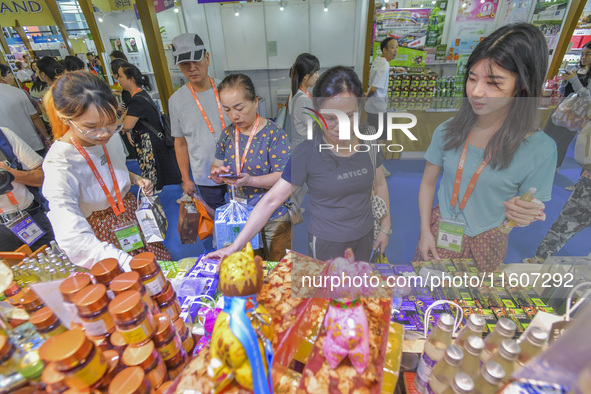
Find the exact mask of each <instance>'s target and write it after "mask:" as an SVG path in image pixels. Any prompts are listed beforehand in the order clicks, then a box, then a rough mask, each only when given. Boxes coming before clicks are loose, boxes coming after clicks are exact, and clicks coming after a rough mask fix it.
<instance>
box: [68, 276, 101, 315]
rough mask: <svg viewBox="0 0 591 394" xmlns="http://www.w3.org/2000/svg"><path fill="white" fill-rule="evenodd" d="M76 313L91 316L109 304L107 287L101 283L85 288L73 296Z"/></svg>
mask: <svg viewBox="0 0 591 394" xmlns="http://www.w3.org/2000/svg"><path fill="white" fill-rule="evenodd" d="M73 301H74V305H76V308H77V309H78V313H83V314H89V313H90V314H92V313H95V312H98V311H100V310H102V309H103V308H104V307H106V306H107V304H108V303H109V296H108V295H107V287H106V286H105V285H103V284H101V283H99V284H96V285H90V286H86V287H85V288H83V289H82V290H80V291H79V292H78V293H77V294H76V295H75V296H74V299H73Z"/></svg>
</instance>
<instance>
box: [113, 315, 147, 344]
mask: <svg viewBox="0 0 591 394" xmlns="http://www.w3.org/2000/svg"><path fill="white" fill-rule="evenodd" d="M117 331H119V332H120V333H121V336H122V337H123V338H124V339H125V342H127V344H128V345H135V344H138V343H142V342H145V341H147V340H148V339H150V338H151V337H152V335H153V334H154V328H153V327H152V325H151V324H150V320H148V319H147V318H146V319H144V321H142V324H140V325H139V326H137V327H135V328H133V329H131V330H122V329H120V328H119V327H117Z"/></svg>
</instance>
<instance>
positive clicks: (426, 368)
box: [415, 353, 437, 391]
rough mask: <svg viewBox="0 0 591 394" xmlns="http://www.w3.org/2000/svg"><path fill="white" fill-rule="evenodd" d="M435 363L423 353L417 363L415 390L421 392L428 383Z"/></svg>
mask: <svg viewBox="0 0 591 394" xmlns="http://www.w3.org/2000/svg"><path fill="white" fill-rule="evenodd" d="M436 363H437V361H435V360H432V359H431V357H429V356H427V354H426V353H423V356H422V357H421V360H420V361H419V366H418V367H417V377H416V380H415V385H416V386H418V387H417V389H418V390H419V391H422V388H423V387H425V386H426V385H427V383H428V382H429V378H430V377H431V373H432V372H433V367H434V366H435V364H436Z"/></svg>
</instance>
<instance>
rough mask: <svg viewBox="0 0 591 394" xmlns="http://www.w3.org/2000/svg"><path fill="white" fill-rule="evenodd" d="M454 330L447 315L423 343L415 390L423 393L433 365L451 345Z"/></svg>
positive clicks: (441, 318) (451, 318)
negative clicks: (423, 348) (423, 347)
mask: <svg viewBox="0 0 591 394" xmlns="http://www.w3.org/2000/svg"><path fill="white" fill-rule="evenodd" d="M453 328H454V318H453V317H452V315H450V314H449V313H444V314H442V315H441V316H440V317H439V320H438V321H437V325H436V326H435V329H434V330H433V331H432V332H431V334H429V337H428V338H427V342H425V350H424V351H423V354H422V355H421V359H420V360H419V365H418V367H417V374H416V378H415V382H414V383H415V388H416V389H417V390H418V391H419V392H421V393H425V388H426V387H427V383H428V382H429V378H430V377H431V373H432V372H433V367H434V366H435V364H436V363H437V362H438V361H439V360H441V359H442V358H443V353H444V352H445V349H446V348H447V347H448V346H449V345H451V334H452V331H453Z"/></svg>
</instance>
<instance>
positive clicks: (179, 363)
mask: <svg viewBox="0 0 591 394" xmlns="http://www.w3.org/2000/svg"><path fill="white" fill-rule="evenodd" d="M165 364H166V368H167V369H168V377H169V378H170V379H171V380H174V379H176V377H177V376H179V375H180V374H181V373H183V369H185V366H186V365H187V353H185V350H184V349H183V350H182V351H180V352H178V353H177V355H176V356H174V357H173V358H171V359H170V360H168V361H167V362H166V363H165Z"/></svg>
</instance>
